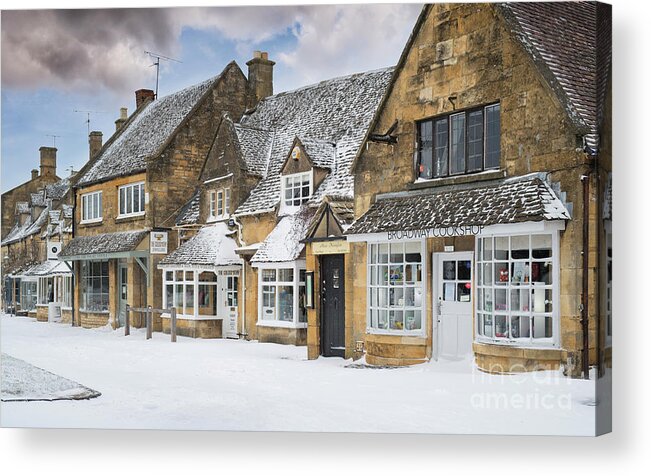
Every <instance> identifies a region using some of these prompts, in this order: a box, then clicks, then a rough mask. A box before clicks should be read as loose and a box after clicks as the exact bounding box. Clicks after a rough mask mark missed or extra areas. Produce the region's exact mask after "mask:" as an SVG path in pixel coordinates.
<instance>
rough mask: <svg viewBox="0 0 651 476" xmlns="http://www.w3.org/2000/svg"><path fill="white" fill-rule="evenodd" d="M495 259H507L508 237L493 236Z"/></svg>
mask: <svg viewBox="0 0 651 476" xmlns="http://www.w3.org/2000/svg"><path fill="white" fill-rule="evenodd" d="M495 259H504V260H506V259H509V237H508V236H497V237H495Z"/></svg>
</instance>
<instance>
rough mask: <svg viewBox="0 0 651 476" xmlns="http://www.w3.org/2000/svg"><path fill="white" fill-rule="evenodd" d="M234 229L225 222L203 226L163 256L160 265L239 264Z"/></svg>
mask: <svg viewBox="0 0 651 476" xmlns="http://www.w3.org/2000/svg"><path fill="white" fill-rule="evenodd" d="M235 233H236V232H235V231H234V230H233V231H231V230H229V228H228V226H227V225H226V224H225V223H215V224H214V225H209V226H204V227H203V228H201V230H199V232H198V233H197V234H196V235H194V236H193V237H192V238H190V239H189V240H188V241H186V242H185V243H183V244H182V245H181V246H179V247H178V248H177V249H176V250H175V251H172V252H171V253H170V254H169V255H167V256H166V257H165V258H163V259H162V260H161V262H160V264H159V266H160V267H172V268H173V267H183V266H232V265H241V264H242V259H241V258H240V257H239V256H238V255H237V253H235V248H237V243H236V242H235V239H234V238H233V237H234V236H235Z"/></svg>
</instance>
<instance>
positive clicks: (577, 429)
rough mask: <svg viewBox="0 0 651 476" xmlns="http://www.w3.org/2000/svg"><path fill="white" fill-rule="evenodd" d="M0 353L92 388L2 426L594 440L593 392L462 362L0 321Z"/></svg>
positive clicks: (10, 408)
mask: <svg viewBox="0 0 651 476" xmlns="http://www.w3.org/2000/svg"><path fill="white" fill-rule="evenodd" d="M0 324H1V328H0V329H1V348H2V352H3V353H5V354H8V355H9V356H12V357H14V358H17V359H22V360H24V361H26V362H28V363H30V364H32V365H34V366H36V367H39V368H41V369H44V370H47V371H49V372H52V373H54V374H57V375H59V376H62V377H64V378H66V379H70V380H72V381H74V382H78V383H79V384H80V385H83V386H85V387H89V388H91V389H94V390H97V391H98V392H100V393H101V396H99V397H97V398H94V399H91V400H65V401H55V402H2V403H1V417H0V423H1V424H2V426H3V427H54V428H61V427H63V428H151V429H184V430H188V429H202V430H242V431H245V430H286V431H325V432H340V431H343V432H398V433H484V434H561V435H563V434H565V435H591V434H593V433H594V425H595V417H594V410H595V407H594V406H593V405H594V382H593V381H583V380H570V379H566V378H565V377H563V376H562V375H561V374H560V372H538V373H530V374H519V375H512V376H496V375H487V374H484V373H481V372H479V371H476V370H474V368H473V364H472V362H471V361H461V362H446V361H441V362H432V363H429V364H423V365H420V366H414V367H411V368H398V369H373V368H364V367H360V366H353V367H347V366H349V365H351V364H352V362H351V361H345V360H343V359H338V358H330V359H324V358H320V359H318V360H316V361H308V360H307V358H306V348H305V347H294V346H283V345H278V344H262V343H258V342H246V341H243V340H240V341H235V340H226V339H217V340H201V339H190V338H185V337H179V338H178V342H177V343H171V342H170V338H169V335H166V334H161V333H154V338H153V339H152V340H150V341H146V340H145V334H144V331H141V330H133V331H132V335H131V336H129V337H125V336H124V335H123V332H124V331H123V329H119V330H117V331H113V330H111V329H109V328H101V329H94V330H88V329H81V328H72V327H70V326H68V325H63V324H53V323H40V322H36V321H35V320H33V319H30V318H25V317H11V316H7V315H3V316H2V317H1V318H0Z"/></svg>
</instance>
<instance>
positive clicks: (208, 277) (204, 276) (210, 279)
mask: <svg viewBox="0 0 651 476" xmlns="http://www.w3.org/2000/svg"><path fill="white" fill-rule="evenodd" d="M199 281H202V282H204V283H216V282H217V275H216V274H215V273H213V272H212V271H204V272H202V273H200V274H199Z"/></svg>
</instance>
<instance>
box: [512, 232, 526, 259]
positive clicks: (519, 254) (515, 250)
mask: <svg viewBox="0 0 651 476" xmlns="http://www.w3.org/2000/svg"><path fill="white" fill-rule="evenodd" d="M528 258H529V235H524V236H512V237H511V259H528Z"/></svg>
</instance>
